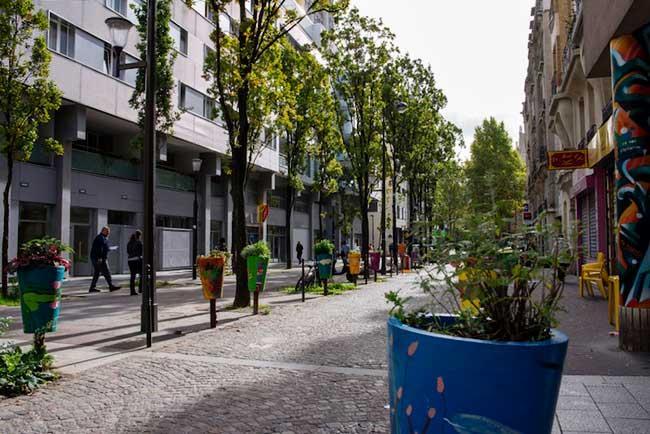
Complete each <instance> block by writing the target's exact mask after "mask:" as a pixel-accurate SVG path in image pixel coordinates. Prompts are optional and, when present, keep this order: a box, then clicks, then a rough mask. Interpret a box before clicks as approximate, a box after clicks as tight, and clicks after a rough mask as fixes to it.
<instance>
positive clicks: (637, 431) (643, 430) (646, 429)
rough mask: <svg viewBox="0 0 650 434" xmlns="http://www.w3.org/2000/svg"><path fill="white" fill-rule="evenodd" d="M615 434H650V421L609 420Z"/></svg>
mask: <svg viewBox="0 0 650 434" xmlns="http://www.w3.org/2000/svg"><path fill="white" fill-rule="evenodd" d="M607 421H608V422H609V425H610V426H611V427H612V430H614V433H615V434H650V421H648V420H642V419H618V418H611V419H607Z"/></svg>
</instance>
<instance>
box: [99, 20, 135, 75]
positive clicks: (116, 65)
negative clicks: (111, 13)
mask: <svg viewBox="0 0 650 434" xmlns="http://www.w3.org/2000/svg"><path fill="white" fill-rule="evenodd" d="M105 23H106V25H107V26H108V29H109V30H110V33H111V41H112V43H113V44H112V45H113V53H112V54H113V60H112V62H111V74H112V75H113V77H119V76H120V57H122V50H124V47H125V46H126V43H127V42H128V40H129V32H130V31H131V28H132V27H133V23H132V22H131V21H129V20H127V19H126V18H124V17H109V18H106V21H105Z"/></svg>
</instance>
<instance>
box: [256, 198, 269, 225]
mask: <svg viewBox="0 0 650 434" xmlns="http://www.w3.org/2000/svg"><path fill="white" fill-rule="evenodd" d="M267 218H269V205H268V204H266V203H264V204H262V205H259V206H258V207H257V222H258V223H264V222H265V221H266V219H267Z"/></svg>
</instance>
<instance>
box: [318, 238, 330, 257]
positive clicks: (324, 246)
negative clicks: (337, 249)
mask: <svg viewBox="0 0 650 434" xmlns="http://www.w3.org/2000/svg"><path fill="white" fill-rule="evenodd" d="M333 253H334V243H332V242H331V241H330V240H320V241H318V242H317V243H316V244H314V254H315V255H317V256H318V255H331V254H333Z"/></svg>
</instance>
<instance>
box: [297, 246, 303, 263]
mask: <svg viewBox="0 0 650 434" xmlns="http://www.w3.org/2000/svg"><path fill="white" fill-rule="evenodd" d="M303 250H304V247H303V246H302V243H301V242H300V241H298V244H296V257H297V258H298V263H299V264H302V252H303Z"/></svg>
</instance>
